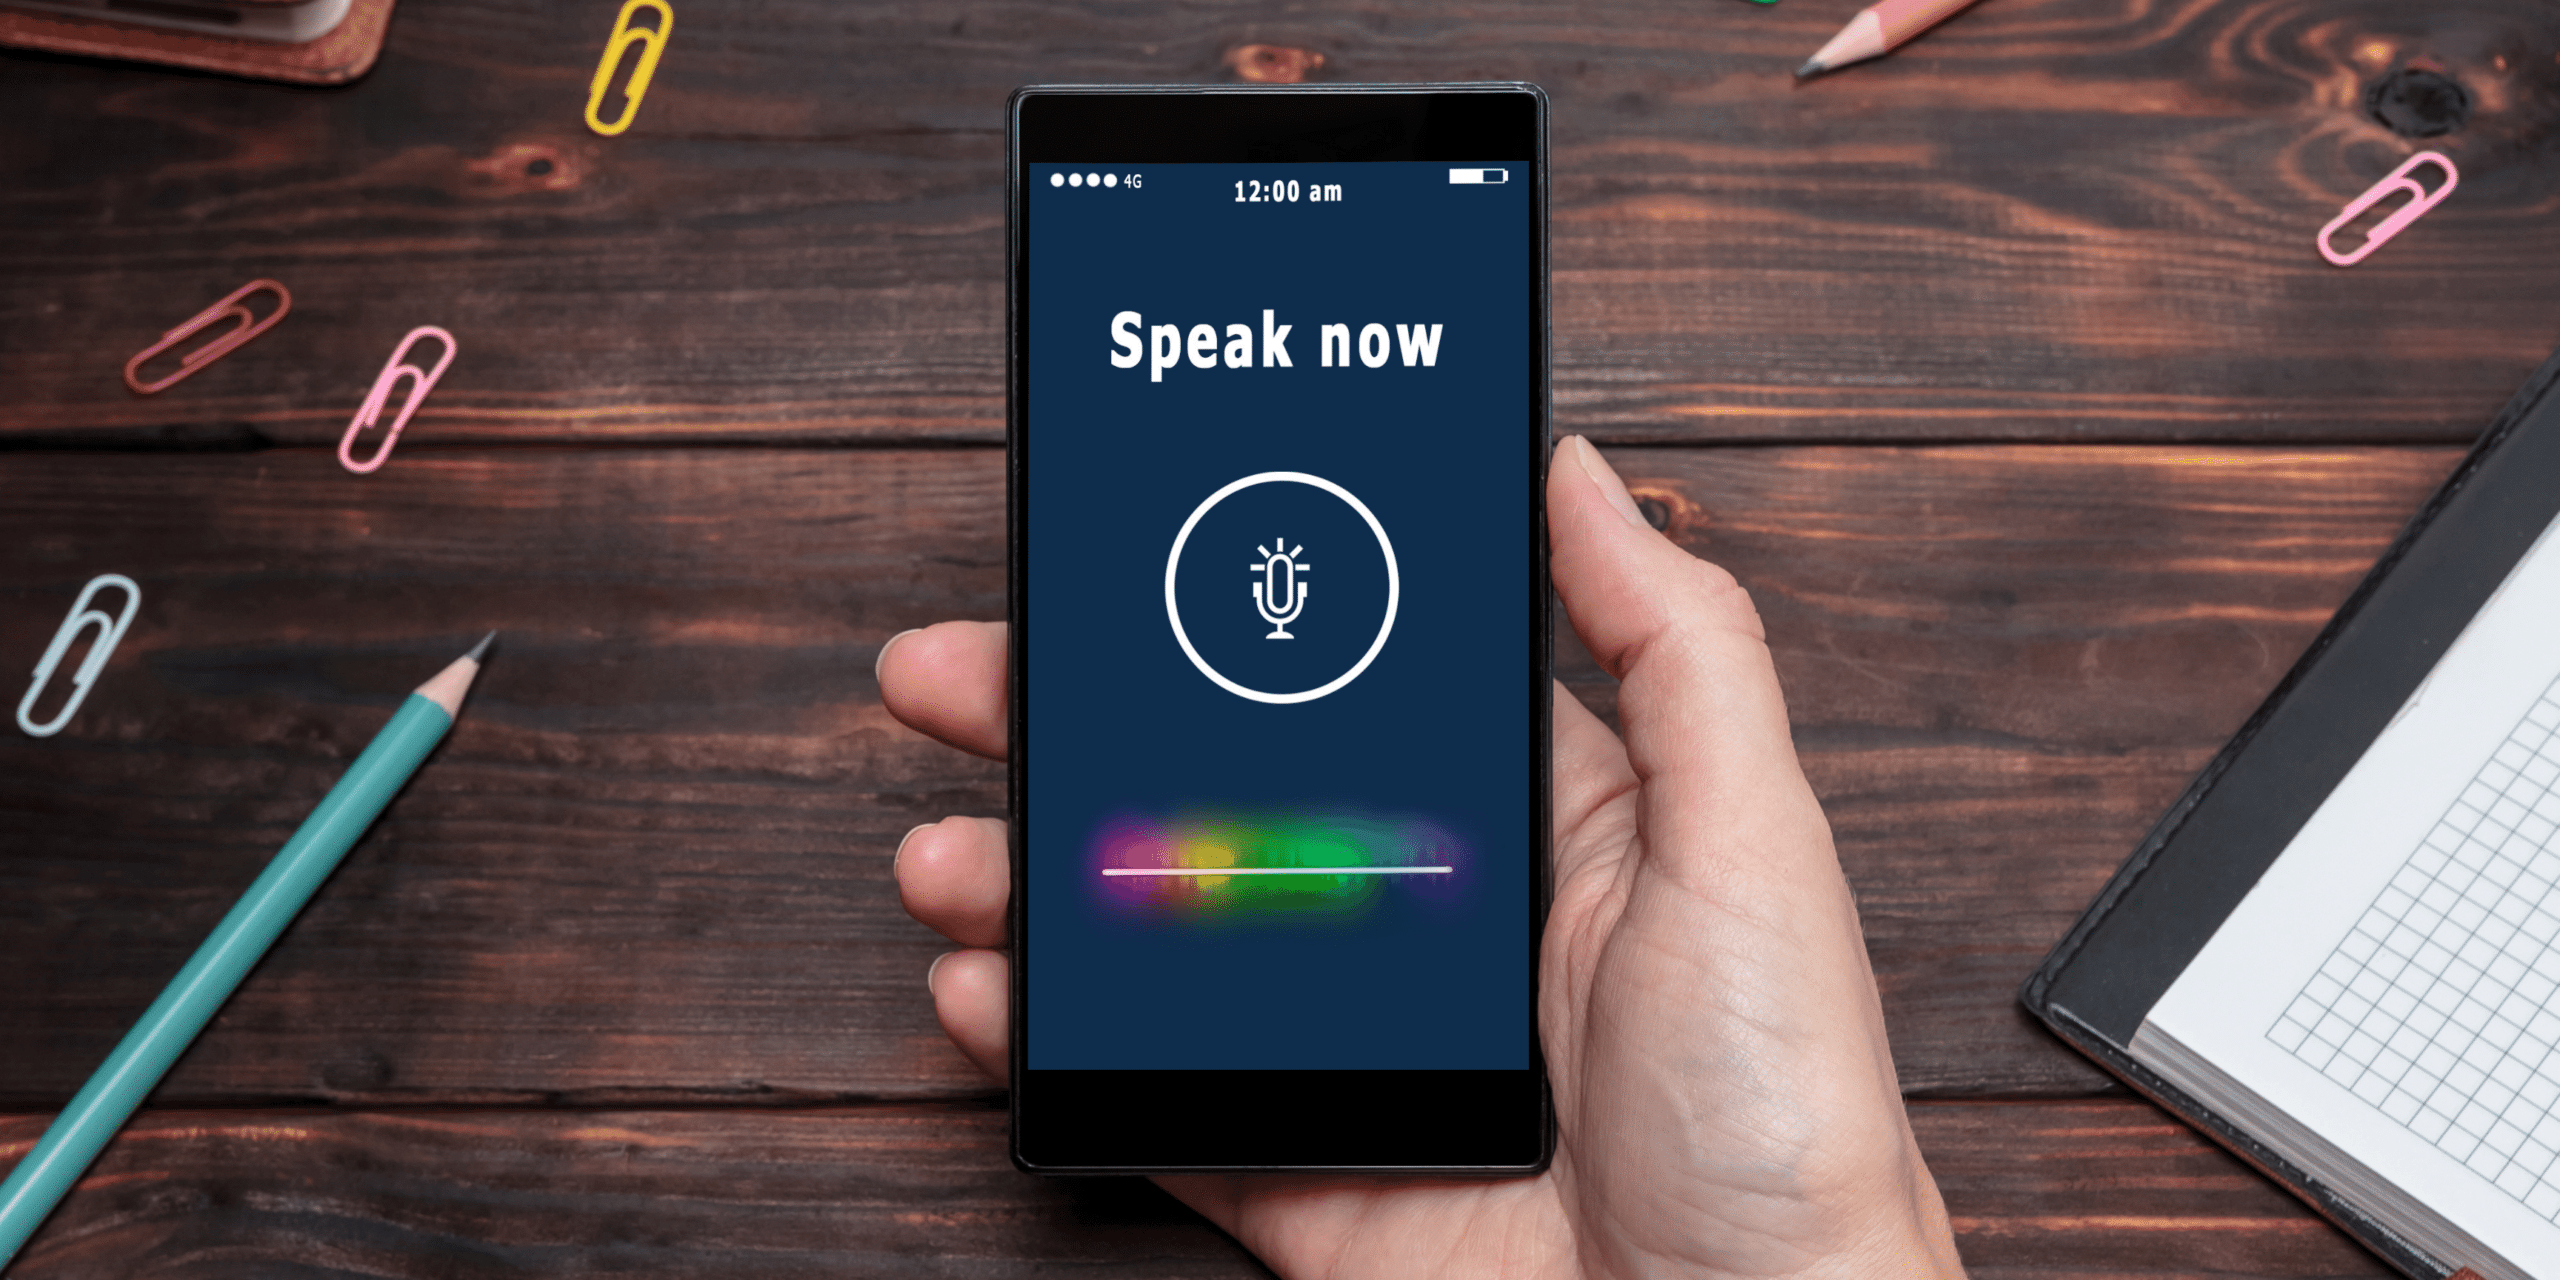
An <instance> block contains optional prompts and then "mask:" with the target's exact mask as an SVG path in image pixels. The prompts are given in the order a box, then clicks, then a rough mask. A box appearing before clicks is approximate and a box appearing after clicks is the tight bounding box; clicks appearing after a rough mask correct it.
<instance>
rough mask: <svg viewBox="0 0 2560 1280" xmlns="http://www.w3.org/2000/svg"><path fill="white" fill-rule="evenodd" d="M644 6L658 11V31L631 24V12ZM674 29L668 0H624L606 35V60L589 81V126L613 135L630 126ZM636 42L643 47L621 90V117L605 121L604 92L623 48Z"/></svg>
mask: <svg viewBox="0 0 2560 1280" xmlns="http://www.w3.org/2000/svg"><path fill="white" fill-rule="evenodd" d="M643 9H655V10H657V11H658V25H657V28H656V29H655V30H652V29H650V28H648V27H637V28H635V27H633V26H632V25H631V15H633V14H635V13H638V12H640V11H641V10H643ZM675 29H676V11H675V9H674V8H673V7H672V6H670V5H668V4H667V0H622V15H621V16H620V17H617V18H615V19H614V20H613V34H612V35H611V36H608V37H606V38H605V42H604V59H603V60H602V61H600V62H598V63H596V76H595V79H593V80H590V81H588V82H587V127H588V128H590V129H593V130H595V131H596V132H598V133H601V134H603V135H605V136H606V137H612V136H613V135H614V134H617V133H620V132H622V131H623V130H625V129H628V128H630V127H631V118H632V117H633V116H636V115H638V114H640V95H641V94H644V93H647V92H648V91H649V77H650V76H652V75H654V74H656V73H657V70H658V55H659V54H662V53H664V52H666V49H667V33H668V32H670V31H673V30H675ZM633 44H639V45H641V46H643V47H642V48H641V50H640V61H639V63H638V65H635V66H634V67H632V68H631V83H630V84H629V85H627V86H625V87H624V88H623V90H622V99H623V106H622V118H621V119H619V120H616V121H614V122H613V123H612V124H606V123H605V122H604V121H603V120H602V119H599V118H598V117H597V115H596V112H597V111H599V110H601V109H602V108H603V107H604V91H605V89H606V87H608V86H610V85H611V84H612V83H613V71H614V68H616V67H618V66H621V65H622V51H623V50H624V49H627V48H629V47H630V46H632V45H633Z"/></svg>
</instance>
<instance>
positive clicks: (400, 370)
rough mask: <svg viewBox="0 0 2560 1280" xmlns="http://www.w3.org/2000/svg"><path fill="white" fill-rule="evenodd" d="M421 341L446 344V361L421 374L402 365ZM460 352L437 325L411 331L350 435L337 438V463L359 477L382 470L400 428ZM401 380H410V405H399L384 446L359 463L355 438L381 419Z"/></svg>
mask: <svg viewBox="0 0 2560 1280" xmlns="http://www.w3.org/2000/svg"><path fill="white" fill-rule="evenodd" d="M420 338H435V339H438V340H440V341H442V342H443V343H444V358H443V359H441V360H438V361H436V367H435V368H433V369H429V370H424V371H421V370H420V369H419V368H418V366H416V365H414V364H402V363H400V361H401V358H402V357H404V356H407V355H408V354H409V348H411V347H413V346H416V345H417V343H418V339H420ZM457 350H460V347H459V346H458V345H457V344H455V342H454V340H453V335H452V334H450V333H446V332H445V331H444V330H442V329H439V328H437V327H435V326H434V325H431V324H422V325H419V326H418V327H417V328H415V329H411V330H410V331H409V336H408V337H405V338H402V339H401V340H400V345H399V347H398V348H396V349H394V350H393V351H392V353H391V360H390V362H389V363H388V364H385V365H383V366H382V373H381V374H380V375H379V376H377V377H376V378H374V380H373V390H371V391H368V392H366V393H365V395H364V407H363V408H360V409H358V410H356V416H355V418H354V419H353V420H351V421H349V422H348V423H347V434H345V435H343V436H340V437H339V438H338V462H339V463H340V464H341V465H343V466H344V467H346V469H347V470H349V471H352V472H355V473H356V474H357V475H364V474H365V473H367V472H370V471H375V470H378V469H380V468H381V466H382V464H383V462H384V461H386V460H388V459H389V458H390V457H391V446H392V445H394V444H397V443H399V442H400V428H402V427H405V426H408V425H409V415H410V414H413V413H416V412H417V411H418V405H419V403H420V402H422V401H424V400H425V399H426V398H427V393H428V392H429V391H433V390H435V385H436V379H438V378H441V377H443V376H444V368H445V366H446V365H449V364H452V363H453V353H454V352H455V351H457ZM402 378H407V379H409V381H410V384H411V385H410V388H409V399H408V401H407V403H404V404H402V405H401V406H400V413H399V416H397V417H395V418H393V419H392V420H391V430H390V431H389V432H387V433H385V434H384V435H383V437H382V447H381V448H379V449H376V450H374V451H373V456H372V457H370V458H367V459H366V460H364V461H362V462H358V461H356V458H355V447H356V437H357V436H359V435H362V434H364V429H365V428H367V427H370V426H372V425H373V424H375V423H376V422H379V421H381V420H382V404H383V402H384V401H386V400H389V399H390V398H391V388H392V386H393V385H394V384H396V383H398V382H399V381H400V380H401V379H402Z"/></svg>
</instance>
